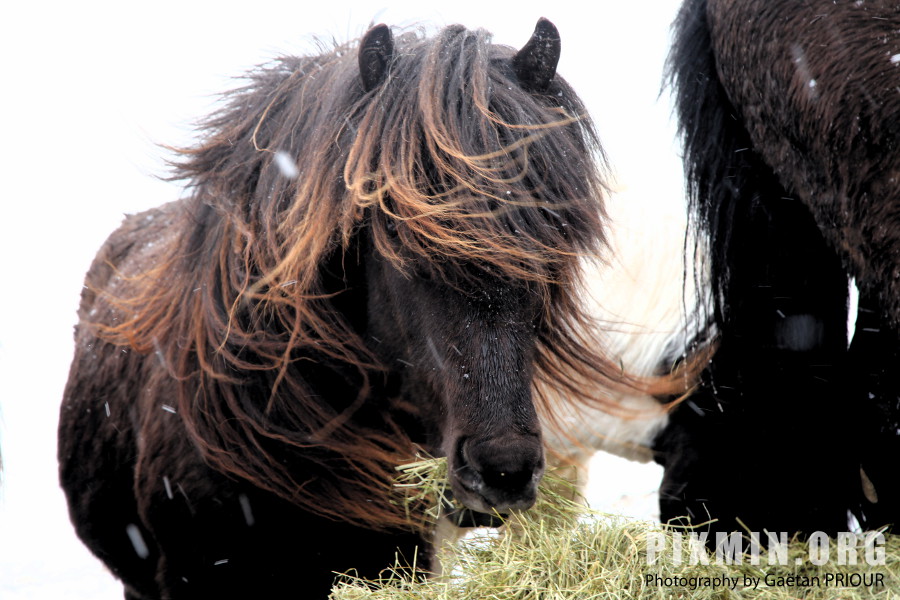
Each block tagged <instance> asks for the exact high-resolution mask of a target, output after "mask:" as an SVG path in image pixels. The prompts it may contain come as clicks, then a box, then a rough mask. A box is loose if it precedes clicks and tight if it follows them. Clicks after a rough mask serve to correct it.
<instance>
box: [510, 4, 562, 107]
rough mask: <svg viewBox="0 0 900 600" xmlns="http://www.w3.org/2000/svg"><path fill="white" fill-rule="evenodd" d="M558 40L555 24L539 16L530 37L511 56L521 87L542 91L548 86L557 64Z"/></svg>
mask: <svg viewBox="0 0 900 600" xmlns="http://www.w3.org/2000/svg"><path fill="white" fill-rule="evenodd" d="M559 52H560V40H559V30H557V29H556V25H554V24H553V23H551V22H550V21H548V20H547V19H545V18H543V17H541V18H540V19H538V22H537V25H536V26H535V28H534V33H532V34H531V39H530V40H528V43H527V44H525V45H524V46H523V47H522V49H521V50H519V52H518V53H517V54H516V55H515V56H514V57H513V59H512V65H513V70H515V72H516V75H517V76H518V78H519V82H520V83H521V84H522V87H524V88H525V89H528V90H530V91H532V92H543V91H544V90H546V89H547V88H548V87H549V86H550V82H551V81H553V76H554V75H556V65H557V64H559Z"/></svg>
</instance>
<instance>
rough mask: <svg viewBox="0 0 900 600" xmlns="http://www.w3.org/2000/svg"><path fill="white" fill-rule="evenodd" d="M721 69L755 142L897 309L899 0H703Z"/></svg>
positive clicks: (850, 262) (897, 312)
mask: <svg viewBox="0 0 900 600" xmlns="http://www.w3.org/2000/svg"><path fill="white" fill-rule="evenodd" d="M708 17H709V22H710V28H711V31H712V40H713V46H714V50H715V53H716V64H717V68H718V72H719V77H720V79H721V81H722V83H723V85H724V86H725V88H726V90H727V92H728V96H729V98H730V100H731V102H732V104H733V105H734V107H735V110H736V111H737V114H738V115H739V117H740V118H741V119H742V121H743V123H744V126H745V127H746V129H747V132H748V133H749V135H750V138H751V140H752V142H753V146H754V147H755V150H756V152H758V153H759V155H760V156H761V157H762V158H763V160H764V161H765V162H766V163H767V164H768V165H769V166H770V167H771V168H772V169H773V171H774V172H775V173H776V174H777V175H778V178H779V180H780V181H781V183H782V185H784V187H785V188H786V189H787V190H788V191H789V192H790V193H792V194H795V195H797V196H799V197H800V198H802V199H803V201H804V202H805V203H806V204H807V205H808V206H809V207H810V209H811V210H812V212H813V214H814V216H815V218H816V221H817V223H818V224H819V227H820V228H821V229H822V231H823V234H824V235H825V237H826V239H827V240H828V242H829V243H830V244H831V245H832V247H833V248H835V249H836V250H837V251H838V252H839V253H840V254H841V256H842V258H843V259H844V262H845V264H846V265H847V266H848V267H849V268H850V271H851V274H852V275H853V276H855V277H856V278H857V280H858V281H860V283H861V285H862V286H863V287H864V288H867V289H869V290H872V289H873V288H884V289H881V290H879V291H880V296H881V300H882V303H883V305H884V306H885V308H886V309H888V310H889V311H890V312H891V313H892V315H893V319H894V321H895V322H896V321H897V320H898V319H900V300H898V299H900V283H898V280H897V277H898V275H900V271H897V268H896V264H895V262H894V259H893V252H894V251H895V250H896V249H897V248H900V183H898V182H900V152H898V150H900V93H898V89H900V61H898V57H900V33H898V32H900V5H898V4H897V3H896V2H894V1H893V0H875V1H866V2H840V3H833V4H832V3H822V5H821V6H820V5H818V4H816V5H811V4H809V3H806V2H801V1H799V0H790V1H787V2H778V3H772V2H766V1H765V0H748V1H743V2H735V1H732V0H709V3H708Z"/></svg>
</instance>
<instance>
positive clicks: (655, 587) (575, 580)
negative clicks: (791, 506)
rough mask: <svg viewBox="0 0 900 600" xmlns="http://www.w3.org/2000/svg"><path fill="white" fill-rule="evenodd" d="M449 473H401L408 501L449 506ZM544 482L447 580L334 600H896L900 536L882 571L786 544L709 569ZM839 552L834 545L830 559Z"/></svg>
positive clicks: (430, 468) (453, 559)
mask: <svg viewBox="0 0 900 600" xmlns="http://www.w3.org/2000/svg"><path fill="white" fill-rule="evenodd" d="M445 468H446V467H445V465H444V464H443V462H442V461H421V462H418V463H415V464H414V465H410V466H409V467H408V468H406V471H405V473H404V475H403V477H402V481H401V484H400V485H401V486H403V487H404V489H407V490H409V491H410V497H411V498H412V501H413V502H415V503H420V502H423V501H426V500H427V501H429V502H430V503H431V504H432V505H433V506H438V505H439V503H440V501H441V499H442V498H443V499H446V489H445V488H444V487H443V484H442V483H441V482H443V481H446V479H445V477H444V474H445V471H444V469H445ZM545 479H546V480H547V482H548V483H547V485H545V486H543V487H542V493H541V497H540V499H539V501H538V505H537V506H536V507H534V508H533V509H531V510H529V511H526V512H525V513H523V514H520V515H516V516H515V517H514V519H515V522H514V523H513V526H512V530H511V532H510V533H507V534H503V535H498V534H497V533H496V532H493V531H487V530H485V531H480V530H479V531H476V532H474V533H473V534H471V535H469V536H467V537H466V538H464V539H463V540H462V541H460V542H458V543H456V544H455V545H453V546H450V547H447V548H445V554H446V555H445V557H444V565H445V567H444V573H445V575H444V576H442V577H439V578H432V579H429V580H427V581H422V580H416V579H415V578H411V577H410V576H409V570H408V569H403V568H402V567H403V565H398V568H396V569H395V570H394V571H393V572H390V573H389V574H386V577H385V579H383V580H382V581H378V582H370V581H362V580H359V579H355V578H353V577H349V576H345V577H342V578H341V579H340V580H339V581H338V583H337V585H336V586H335V588H334V591H333V593H332V599H333V600H450V599H453V600H507V599H509V600H513V599H515V600H529V599H535V600H537V599H540V600H570V599H571V600H579V599H610V600H613V599H615V600H625V599H638V600H643V599H671V598H696V599H700V600H703V599H717V600H721V599H745V598H746V599H767V600H787V599H797V598H803V599H806V600H820V599H822V600H824V599H831V600H856V599H861V598H883V599H887V598H900V536H886V537H885V538H884V540H885V543H884V546H883V548H884V555H885V559H884V564H883V565H876V566H870V565H869V564H867V563H866V560H865V556H866V555H865V553H864V551H863V550H862V548H860V551H859V562H858V564H856V565H846V566H840V565H837V564H836V561H834V560H832V561H831V562H829V563H826V564H824V565H822V566H816V565H813V564H811V563H810V561H809V558H810V549H809V547H808V545H807V544H806V543H801V542H799V541H793V542H791V544H790V546H789V548H788V559H787V561H786V564H785V565H769V564H768V561H767V554H766V551H765V550H764V551H763V553H762V556H761V560H760V562H759V565H753V564H750V558H749V557H747V556H745V557H743V559H742V563H741V564H733V565H727V564H719V563H717V561H716V558H715V556H712V555H708V554H706V553H705V551H704V553H703V556H705V557H706V558H708V561H709V564H696V563H697V559H696V558H694V557H692V556H691V554H690V550H689V547H690V546H689V539H688V537H687V536H686V534H685V532H676V531H672V530H666V529H664V528H662V527H660V526H658V525H655V524H652V523H646V522H638V521H630V520H626V519H624V518H621V517H615V516H611V515H602V514H596V513H592V512H590V511H588V510H587V509H585V507H584V506H583V505H581V504H579V503H578V502H573V501H571V500H570V499H569V498H570V497H571V494H570V490H567V489H566V487H565V483H564V482H561V481H559V480H555V481H554V479H553V477H552V475H550V476H548V477H546V478H545ZM560 491H561V493H560ZM433 514H437V513H436V512H435V513H433ZM648 543H649V544H651V545H652V546H653V547H656V548H659V547H660V545H661V544H662V545H664V549H662V550H661V551H659V552H656V559H655V561H654V563H653V564H649V563H648V558H647V553H648ZM677 543H682V544H683V548H684V549H685V550H684V551H683V553H682V554H678V553H676V552H674V551H673V550H672V549H673V548H674V547H675V544H677ZM835 550H836V546H835V542H834V540H832V541H831V545H830V551H831V555H830V556H831V557H832V559H833V558H834V556H835V554H836V552H835ZM698 556H699V555H698ZM678 557H680V558H681V559H682V561H681V563H680V564H679V562H678ZM726 578H729V579H726ZM790 578H793V579H790ZM767 581H768V582H769V583H768V584H767ZM757 582H758V583H757Z"/></svg>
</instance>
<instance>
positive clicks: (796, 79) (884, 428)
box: [657, 0, 900, 532]
mask: <svg viewBox="0 0 900 600" xmlns="http://www.w3.org/2000/svg"><path fill="white" fill-rule="evenodd" d="M898 32H900V4H898V3H897V2H896V1H894V0H890V1H888V0H875V1H872V0H866V1H862V0H860V1H858V2H849V1H848V2H826V1H818V2H817V1H813V2H810V1H808V0H781V1H779V2H769V1H766V0H687V2H685V4H684V6H683V8H682V11H681V13H680V15H679V17H678V20H677V22H676V26H675V43H674V46H673V50H672V54H671V57H670V69H671V71H670V75H671V78H672V83H673V86H674V90H675V92H676V104H677V107H676V111H677V115H678V118H679V122H680V123H679V124H680V128H681V132H682V135H683V138H684V142H685V171H686V175H687V178H688V183H689V189H690V200H691V209H692V219H693V225H694V228H695V229H696V231H698V232H699V234H700V238H701V239H702V240H703V242H704V243H705V244H707V248H706V249H705V251H706V252H708V256H709V268H710V275H711V281H710V283H711V288H712V297H711V302H712V309H713V315H712V319H711V321H710V326H709V329H708V331H707V333H708V334H709V335H711V336H717V339H718V343H719V351H718V353H717V355H716V356H715V358H714V359H713V361H712V364H711V365H710V368H709V369H708V371H707V373H706V376H705V385H704V386H703V388H702V389H701V391H700V393H699V394H697V395H696V396H695V397H694V398H692V399H691V400H690V401H689V403H688V404H685V405H683V406H681V407H679V409H678V410H677V411H676V412H675V414H673V417H672V422H671V423H670V425H669V427H668V429H667V430H666V431H665V432H663V434H662V435H661V436H660V437H659V439H658V440H657V450H658V456H659V460H660V462H662V463H663V464H664V465H665V467H666V476H665V481H664V484H663V489H662V492H661V501H662V513H663V517H664V518H670V517H680V516H689V517H692V518H693V520H694V522H698V521H707V520H708V519H709V518H710V517H713V518H718V519H719V521H718V522H717V523H716V524H715V525H714V526H713V527H714V528H716V529H721V530H726V531H727V530H730V529H732V528H736V529H741V528H743V527H749V528H750V529H751V530H753V531H761V530H762V529H768V530H770V531H803V532H810V531H817V530H819V531H829V532H835V531H843V530H846V529H847V527H848V511H849V512H851V513H852V514H853V515H854V516H855V517H856V518H857V520H858V521H859V522H860V523H861V524H862V525H863V526H865V527H879V526H882V525H885V524H889V523H896V522H897V521H898V518H900V484H898V479H897V477H896V473H895V471H896V466H895V465H896V461H897V459H898V458H900V436H898V432H900V428H898V427H900V405H898V395H900V372H898V370H897V361H898V360H900V344H898V333H900V33H898ZM850 278H855V280H856V283H857V285H858V287H859V290H860V303H859V306H860V311H859V317H858V319H857V324H856V333H855V335H854V336H853V338H852V344H851V345H850V348H849V349H848V341H849V340H848V329H847V321H848V282H849V279H850ZM854 316H855V315H851V318H852V317H854ZM736 519H740V522H741V525H740V526H739V525H738V523H737V521H736Z"/></svg>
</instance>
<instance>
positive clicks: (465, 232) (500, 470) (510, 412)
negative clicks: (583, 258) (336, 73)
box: [347, 19, 600, 512]
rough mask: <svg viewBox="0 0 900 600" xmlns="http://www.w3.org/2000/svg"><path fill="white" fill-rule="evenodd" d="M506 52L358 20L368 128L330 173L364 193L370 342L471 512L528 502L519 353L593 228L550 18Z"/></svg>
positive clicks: (533, 348) (534, 434)
mask: <svg viewBox="0 0 900 600" xmlns="http://www.w3.org/2000/svg"><path fill="white" fill-rule="evenodd" d="M507 50H508V49H504V48H501V47H497V46H494V45H492V44H489V43H488V42H487V41H486V39H485V36H484V34H483V33H481V32H470V31H466V30H464V29H462V28H459V27H455V28H448V29H447V30H445V31H444V32H442V33H441V35H440V36H439V37H438V38H437V40H436V41H435V42H434V43H433V44H430V45H427V46H425V47H423V48H422V50H421V52H420V53H418V54H417V53H415V52H408V53H407V54H406V55H399V54H400V53H399V52H397V51H395V50H394V42H393V39H392V36H391V33H390V30H389V29H388V28H387V27H385V26H383V25H381V26H377V27H375V28H373V29H372V30H371V31H370V32H369V33H368V34H367V35H366V37H365V38H364V39H363V41H362V43H361V46H360V50H359V64H360V72H361V79H362V82H363V86H364V88H365V89H366V93H367V94H368V95H369V96H370V97H371V104H370V105H369V112H367V113H366V115H365V116H364V117H363V118H362V120H361V123H360V132H361V135H362V136H368V141H366V140H363V141H362V143H361V144H359V145H358V147H359V148H360V149H362V150H361V151H360V153H359V154H358V155H354V154H353V153H351V156H350V165H351V166H350V167H348V170H347V176H348V182H349V183H350V187H351V189H355V190H358V191H359V192H360V196H361V197H362V198H364V202H365V203H366V204H367V205H368V206H367V208H368V215H369V216H368V221H369V232H370V234H369V235H368V236H367V237H368V239H369V243H370V244H371V248H370V249H371V251H372V252H371V253H369V254H370V255H371V256H372V257H374V258H370V259H369V262H368V264H367V288H368V297H369V300H368V315H369V317H368V330H367V333H368V334H369V339H370V341H371V344H372V347H373V350H374V351H375V352H376V353H378V354H379V356H380V357H381V358H382V360H383V361H384V362H385V363H386V364H387V365H388V366H389V368H390V369H391V370H392V372H394V373H396V374H399V376H400V378H401V380H402V382H403V384H402V390H403V394H404V396H405V398H406V399H407V400H408V401H410V402H413V403H416V404H418V405H419V406H420V407H421V409H422V410H423V411H424V412H427V413H428V417H430V420H431V421H432V422H431V423H430V425H431V427H432V428H433V432H432V434H433V446H434V448H432V450H433V451H437V452H440V453H443V454H445V455H446V456H447V459H448V461H449V473H450V483H451V486H452V489H453V493H454V495H455V496H456V498H457V499H458V500H460V501H461V502H462V503H463V504H464V505H466V506H467V507H469V508H471V509H474V510H478V511H482V512H490V511H492V510H498V511H504V510H509V509H522V508H527V507H529V506H531V505H532V504H533V503H534V501H535V498H536V494H537V484H538V481H539V480H540V478H541V475H542V474H543V470H544V455H543V448H542V441H541V431H540V425H539V423H538V417H537V413H536V410H535V405H534V401H533V398H532V384H533V380H534V375H535V370H536V368H535V362H536V360H537V357H538V354H539V353H540V352H541V351H542V349H541V348H540V347H539V346H540V344H541V342H542V341H544V342H546V337H543V334H544V330H545V329H546V327H548V324H549V323H548V314H552V313H554V312H556V311H559V310H560V306H559V305H558V302H559V297H560V296H561V295H563V294H564V293H565V291H563V290H561V289H560V286H565V285H567V284H568V283H570V281H569V278H570V276H571V271H572V270H573V269H574V264H573V263H574V261H575V260H576V256H577V254H578V253H579V252H580V251H583V250H585V249H588V248H591V246H592V244H594V243H596V241H597V239H598V238H599V233H600V229H599V221H598V219H599V214H600V210H599V201H598V198H599V196H591V193H592V192H597V190H596V185H595V184H594V182H593V181H592V180H591V173H593V167H592V158H593V157H592V156H591V155H590V152H589V150H588V149H589V147H590V145H589V143H586V142H585V141H584V139H583V137H582V136H583V134H584V129H583V127H584V124H583V123H582V122H581V121H580V119H581V117H582V115H581V114H580V113H579V112H577V111H578V110H579V107H578V106H577V105H574V104H567V102H571V97H572V95H571V93H570V91H569V90H568V88H567V87H566V86H565V84H564V83H562V82H557V81H555V70H556V64H557V60H558V59H559V50H560V44H559V35H558V33H557V30H556V28H555V27H554V26H553V25H552V24H551V23H550V22H549V21H546V20H543V19H542V20H541V21H540V22H539V23H538V25H537V28H536V30H535V32H534V34H533V36H532V38H531V39H530V40H529V42H528V43H527V44H526V45H525V46H524V47H523V49H521V50H520V51H518V52H513V51H511V50H509V51H507ZM561 99H562V100H561ZM366 150H368V151H366ZM566 163H568V164H567V165H566ZM360 165H362V167H363V168H359V167H360ZM573 171H574V172H573ZM579 171H580V172H579ZM565 177H572V179H571V180H569V181H566V180H565V179H564V178H565ZM542 337H543V340H542ZM544 351H545V350H544Z"/></svg>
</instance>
